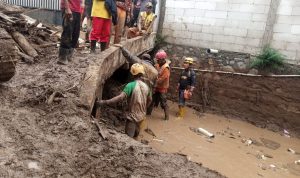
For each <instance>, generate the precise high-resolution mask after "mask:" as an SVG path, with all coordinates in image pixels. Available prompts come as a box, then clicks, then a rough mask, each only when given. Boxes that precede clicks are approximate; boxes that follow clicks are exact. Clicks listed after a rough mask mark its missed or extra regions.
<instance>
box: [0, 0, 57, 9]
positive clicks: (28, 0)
mask: <svg viewBox="0 0 300 178" xmlns="http://www.w3.org/2000/svg"><path fill="white" fill-rule="evenodd" d="M0 1H4V2H6V3H8V4H14V5H18V6H23V7H30V8H41V9H49V10H60V0H0Z"/></svg>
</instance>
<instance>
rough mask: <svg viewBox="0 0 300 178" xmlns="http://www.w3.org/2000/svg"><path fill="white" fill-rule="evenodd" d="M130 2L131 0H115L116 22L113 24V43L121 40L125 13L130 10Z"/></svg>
mask: <svg viewBox="0 0 300 178" xmlns="http://www.w3.org/2000/svg"><path fill="white" fill-rule="evenodd" d="M131 3H132V1H131V0H116V4H117V12H118V23H117V25H116V26H115V38H114V44H118V43H120V42H121V37H122V32H123V29H124V27H125V21H126V14H127V13H128V12H130V9H131Z"/></svg>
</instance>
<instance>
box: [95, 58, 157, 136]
mask: <svg viewBox="0 0 300 178" xmlns="http://www.w3.org/2000/svg"><path fill="white" fill-rule="evenodd" d="M130 73H131V74H132V75H133V76H134V81H133V82H130V83H128V84H127V85H126V87H125V88H124V90H123V91H122V92H121V94H120V95H118V96H115V97H114V98H112V99H109V100H100V101H97V103H96V106H97V107H99V106H101V105H105V104H108V105H109V104H113V103H118V102H120V101H122V100H123V99H125V98H127V100H128V105H129V111H128V112H127V113H126V118H127V120H126V125H125V132H126V134H127V135H128V136H130V137H137V136H138V135H139V133H140V129H141V125H142V123H143V121H144V120H145V118H146V110H147V107H148V105H149V104H150V103H151V100H152V98H151V92H150V88H149V87H148V85H147V84H146V83H144V82H143V81H142V79H141V78H142V77H143V75H145V69H144V67H143V65H141V64H139V63H135V64H133V65H132V66H131V68H130Z"/></svg>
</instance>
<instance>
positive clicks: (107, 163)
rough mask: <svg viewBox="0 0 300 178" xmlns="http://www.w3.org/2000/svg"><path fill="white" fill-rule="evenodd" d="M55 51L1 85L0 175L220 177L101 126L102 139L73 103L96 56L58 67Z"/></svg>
mask: <svg viewBox="0 0 300 178" xmlns="http://www.w3.org/2000/svg"><path fill="white" fill-rule="evenodd" d="M56 51H57V49H55V48H53V49H48V51H47V52H46V53H45V55H44V57H41V58H40V59H39V61H38V62H37V63H35V64H32V65H28V64H23V63H18V65H17V74H16V75H15V76H14V77H13V78H12V79H11V80H10V81H9V82H7V83H2V84H0V103H1V104H0V140H1V142H0V177H209V178H210V177H223V176H222V175H220V174H219V173H217V172H215V171H211V170H209V169H207V168H204V167H202V166H201V164H199V163H194V162H190V161H188V159H187V158H186V157H185V156H182V155H178V154H167V153H161V152H158V151H155V150H153V149H151V147H149V146H147V145H144V144H142V143H140V142H137V141H135V140H133V139H131V138H128V137H127V136H126V135H124V134H122V133H120V132H117V131H115V130H114V129H109V128H106V127H105V124H103V123H101V122H100V124H101V125H102V126H103V129H104V130H105V132H106V133H107V138H108V139H107V140H103V139H102V137H101V136H100V135H99V133H98V130H97V128H96V126H95V124H93V123H92V121H91V118H90V117H89V113H88V111H87V110H86V109H85V108H83V107H81V104H80V102H79V100H78V95H79V93H78V91H79V88H80V81H81V80H82V78H83V75H84V73H85V70H86V67H87V66H88V65H89V64H90V63H92V62H93V61H94V60H95V58H93V57H91V56H88V57H83V55H80V54H79V53H76V54H75V56H76V57H75V59H74V60H73V61H72V62H71V63H70V64H69V65H68V66H60V65H57V64H56V55H57V54H56ZM46 54H47V55H46ZM53 93H55V94H53ZM51 95H52V96H54V98H53V99H49V98H51Z"/></svg>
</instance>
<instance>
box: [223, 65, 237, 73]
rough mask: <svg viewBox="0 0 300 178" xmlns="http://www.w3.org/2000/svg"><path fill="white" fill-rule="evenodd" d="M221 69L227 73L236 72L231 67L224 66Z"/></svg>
mask: <svg viewBox="0 0 300 178" xmlns="http://www.w3.org/2000/svg"><path fill="white" fill-rule="evenodd" d="M221 69H222V70H223V71H225V72H232V73H234V72H235V71H234V69H233V68H232V67H231V66H223V67H222V68H221Z"/></svg>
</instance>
